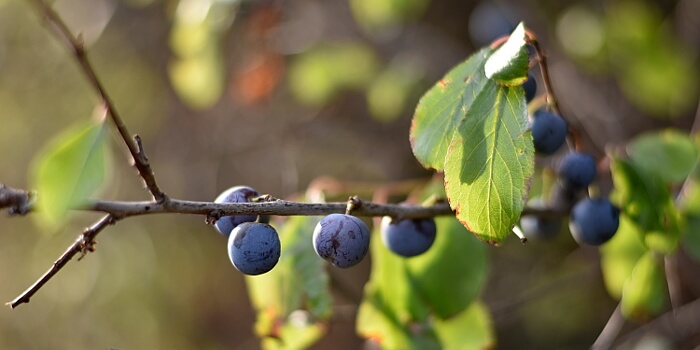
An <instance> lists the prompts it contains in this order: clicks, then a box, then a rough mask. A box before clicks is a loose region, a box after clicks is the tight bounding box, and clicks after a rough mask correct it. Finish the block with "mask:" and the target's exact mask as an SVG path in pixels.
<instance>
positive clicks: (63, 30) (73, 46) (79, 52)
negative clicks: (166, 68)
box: [33, 0, 168, 203]
mask: <svg viewBox="0 0 700 350" xmlns="http://www.w3.org/2000/svg"><path fill="white" fill-rule="evenodd" d="M33 3H34V4H35V6H36V7H37V10H38V12H39V13H41V14H42V15H43V16H44V18H46V20H47V21H48V22H49V23H50V24H52V25H53V26H54V27H55V28H56V32H55V34H56V36H57V37H58V38H59V39H60V40H61V41H63V42H66V45H67V46H68V47H69V49H70V50H71V52H72V54H73V56H75V60H76V61H77V62H78V64H79V65H80V68H81V70H82V71H83V73H84V74H85V76H86V78H87V80H88V81H89V82H90V84H91V85H92V87H93V88H94V89H95V91H96V92H97V94H98V95H99V96H100V98H101V99H102V103H104V105H105V108H106V109H107V114H108V116H109V118H110V119H111V120H112V122H113V123H114V126H115V127H116V128H117V131H118V132H119V136H121V139H122V140H123V141H124V144H125V145H126V147H127V148H128V150H129V154H131V158H132V159H133V162H134V164H133V165H134V167H135V168H136V170H138V173H139V175H140V176H141V178H142V179H143V181H144V182H145V183H146V188H148V190H149V192H151V195H152V196H153V199H154V200H155V201H157V202H159V203H163V202H167V200H168V197H167V195H166V194H165V193H164V192H163V191H162V190H161V189H160V187H158V184H157V183H156V178H155V174H154V173H153V169H151V165H150V163H149V161H148V157H146V153H145V152H144V150H143V145H142V142H141V138H140V137H139V136H138V135H134V136H133V137H132V136H131V133H130V132H129V129H127V127H126V124H124V121H123V120H122V118H121V117H120V116H119V113H118V112H117V108H116V107H115V106H114V102H112V99H111V98H110V97H109V95H108V94H107V90H105V88H104V86H103V85H102V82H101V81H100V79H99V78H98V77H97V73H95V69H94V68H93V67H92V64H91V63H90V60H89V59H88V57H87V52H86V51H85V46H84V44H83V41H82V39H81V38H80V37H79V36H78V37H76V36H75V35H73V34H72V33H71V31H70V29H69V28H68V26H67V25H66V23H65V22H63V20H62V19H61V17H60V16H59V15H58V14H57V13H56V11H54V10H53V9H52V8H51V6H49V5H48V4H47V3H46V2H44V1H43V0H33Z"/></svg>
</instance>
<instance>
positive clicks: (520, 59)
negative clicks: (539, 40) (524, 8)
mask: <svg viewBox="0 0 700 350" xmlns="http://www.w3.org/2000/svg"><path fill="white" fill-rule="evenodd" d="M525 44H526V43H525V25H524V24H523V23H522V22H520V24H518V26H517V27H516V28H515V30H514V31H513V33H512V34H511V35H510V37H509V38H508V40H507V41H506V42H505V43H504V44H503V45H501V46H500V47H499V48H498V49H497V50H496V51H495V52H494V53H493V54H492V55H491V57H489V59H488V60H487V61H486V64H485V65H484V72H485V73H486V77H487V78H489V79H493V80H495V81H496V82H497V83H498V84H501V85H506V86H514V85H520V84H522V83H524V82H525V80H527V71H528V65H529V61H530V59H529V56H528V53H527V48H526V47H525Z"/></svg>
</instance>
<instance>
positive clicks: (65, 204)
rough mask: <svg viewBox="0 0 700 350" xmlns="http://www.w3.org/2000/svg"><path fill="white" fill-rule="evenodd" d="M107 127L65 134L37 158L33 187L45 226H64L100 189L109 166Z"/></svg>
mask: <svg viewBox="0 0 700 350" xmlns="http://www.w3.org/2000/svg"><path fill="white" fill-rule="evenodd" d="M105 134H106V125H105V124H104V123H99V124H95V123H90V124H88V125H87V126H83V127H80V128H76V129H71V130H69V131H67V132H66V133H63V134H61V135H60V136H58V137H57V138H56V139H54V140H52V141H51V142H49V143H48V145H47V146H46V147H45V148H44V150H43V151H42V152H40V153H39V154H38V155H37V156H36V158H35V159H34V166H33V179H32V182H33V186H34V188H36V189H37V191H38V197H37V203H36V207H37V211H38V212H39V213H40V216H39V217H40V220H41V221H42V223H44V224H47V226H48V225H52V226H55V225H60V224H61V223H63V222H64V221H65V219H66V214H67V213H68V210H69V209H71V208H75V207H78V206H81V205H83V204H84V202H85V200H86V199H87V198H88V197H89V196H91V195H92V194H94V193H95V191H97V189H99V187H100V186H101V185H102V184H103V183H104V181H105V177H106V171H105V169H106V167H107V165H108V162H107V161H108V158H107V152H106V147H105Z"/></svg>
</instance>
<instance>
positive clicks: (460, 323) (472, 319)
mask: <svg viewBox="0 0 700 350" xmlns="http://www.w3.org/2000/svg"><path fill="white" fill-rule="evenodd" d="M434 327H435V332H436V333H437V334H438V337H439V338H440V344H441V345H442V348H443V349H445V350H470V349H491V348H494V347H495V343H496V335H495V334H494V330H493V320H492V319H491V315H490V313H489V310H488V309H487V308H486V305H484V303H482V302H480V301H475V302H473V303H472V304H471V306H469V308H467V309H466V310H464V311H462V312H461V313H460V314H458V315H456V316H455V317H453V318H450V319H448V320H439V319H437V320H435V325H434Z"/></svg>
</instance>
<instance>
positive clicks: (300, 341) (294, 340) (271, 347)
mask: <svg viewBox="0 0 700 350" xmlns="http://www.w3.org/2000/svg"><path fill="white" fill-rule="evenodd" d="M290 319H294V320H290V321H288V322H285V323H284V324H283V325H281V326H280V329H279V337H265V338H263V339H262V348H263V349H265V350H281V349H287V350H296V349H307V348H309V347H311V346H312V345H314V344H315V343H316V342H317V341H318V340H319V339H321V337H322V336H323V334H324V333H325V330H326V326H325V325H323V324H321V323H315V322H310V320H308V319H307V318H306V316H305V315H304V314H301V313H298V314H296V315H293V316H292V317H290Z"/></svg>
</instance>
